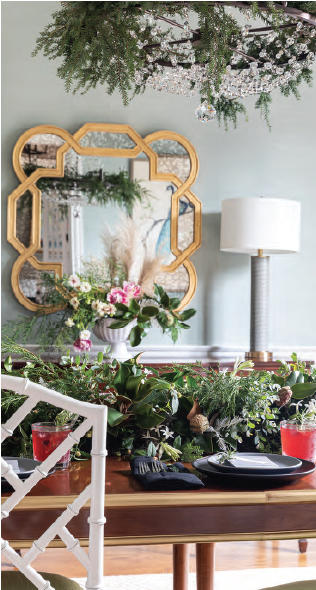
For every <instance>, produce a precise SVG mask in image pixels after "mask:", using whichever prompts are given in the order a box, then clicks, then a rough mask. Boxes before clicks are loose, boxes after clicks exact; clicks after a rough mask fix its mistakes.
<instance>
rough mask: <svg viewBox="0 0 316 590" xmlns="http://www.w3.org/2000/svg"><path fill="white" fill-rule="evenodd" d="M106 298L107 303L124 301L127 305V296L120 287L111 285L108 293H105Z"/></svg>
mask: <svg viewBox="0 0 316 590" xmlns="http://www.w3.org/2000/svg"><path fill="white" fill-rule="evenodd" d="M107 300H108V302H109V303H113V304H115V303H124V304H125V305H128V302H129V296H128V294H127V293H126V292H125V291H123V289H121V288H120V287H113V288H112V289H111V291H110V293H108V294H107Z"/></svg>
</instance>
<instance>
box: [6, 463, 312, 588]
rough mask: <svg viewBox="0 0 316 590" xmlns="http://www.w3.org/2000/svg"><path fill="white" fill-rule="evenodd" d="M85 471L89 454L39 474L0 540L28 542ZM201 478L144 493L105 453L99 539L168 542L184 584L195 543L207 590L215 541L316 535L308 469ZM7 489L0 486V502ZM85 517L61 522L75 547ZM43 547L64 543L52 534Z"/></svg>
mask: <svg viewBox="0 0 316 590" xmlns="http://www.w3.org/2000/svg"><path fill="white" fill-rule="evenodd" d="M185 466H186V467H188V468H189V469H190V470H191V471H194V470H193V468H192V466H191V465H187V464H185ZM90 474H91V461H90V460H86V461H72V462H71V463H70V466H69V468H68V469H66V470H62V471H55V472H54V473H52V474H50V475H49V476H48V477H46V478H45V479H43V480H41V481H40V482H39V483H38V484H37V485H36V486H35V487H34V488H33V489H32V490H31V492H30V493H29V494H27V495H26V496H25V497H24V498H23V499H22V500H21V501H20V503H19V504H18V505H17V506H16V507H15V509H14V510H13V511H12V512H11V514H10V516H9V518H5V519H4V520H3V525H2V536H3V538H4V539H6V540H8V541H9V542H10V544H11V546H12V547H13V548H15V549H19V550H22V549H24V548H28V547H30V546H31V545H32V543H33V541H34V540H36V539H37V538H38V537H39V536H40V535H41V534H42V533H43V532H44V531H45V530H46V529H47V527H48V526H50V525H51V524H52V523H53V522H54V521H55V520H56V518H57V517H58V516H60V514H61V513H62V512H63V511H64V510H65V509H66V508H67V505H68V504H69V503H71V502H72V501H73V500H74V499H75V497H76V496H77V495H79V494H80V493H81V492H82V490H83V489H84V488H85V487H86V486H87V485H88V484H89V483H90ZM203 482H204V487H203V488H201V489H199V490H194V491H190V490H185V491H159V492H155V491H147V490H146V489H144V487H143V486H142V485H141V483H140V482H139V481H137V480H136V479H135V478H134V477H133V475H132V472H131V468H130V462H129V460H128V457H108V458H107V462H106V481H105V488H106V493H105V500H104V506H105V517H106V524H105V533H104V544H105V545H106V546H114V545H151V544H170V543H171V544H173V588H174V590H187V589H188V573H189V544H190V543H195V544H196V573H197V590H213V589H214V572H215V551H214V550H215V544H216V543H220V542H223V541H225V542H227V541H254V540H275V539H308V538H315V537H316V471H314V472H313V473H310V474H309V475H307V476H306V477H304V478H302V479H298V480H296V481H292V482H287V483H286V484H285V485H280V483H278V484H275V485H272V482H269V487H268V486H267V484H265V485H263V484H262V483H259V482H256V481H254V482H250V481H247V482H245V480H244V479H243V478H241V479H240V481H239V480H238V479H237V480H235V481H234V482H233V483H232V482H231V481H229V480H225V479H221V478H219V477H208V478H204V477H203ZM8 495H10V491H8V490H7V491H5V490H4V491H2V501H4V499H5V498H6V497H7V496H8ZM88 516H89V503H87V504H85V505H84V506H83V508H82V509H81V510H80V513H79V514H78V515H77V516H75V517H74V518H73V519H72V520H71V522H70V523H69V525H68V528H69V530H70V532H71V533H72V534H73V535H74V536H75V537H76V538H77V539H79V541H80V544H81V545H82V546H87V545H88V537H89V525H88V522H87V518H88ZM49 547H64V544H63V543H62V541H61V540H60V539H58V538H56V539H54V540H53V541H52V542H51V543H50V545H49Z"/></svg>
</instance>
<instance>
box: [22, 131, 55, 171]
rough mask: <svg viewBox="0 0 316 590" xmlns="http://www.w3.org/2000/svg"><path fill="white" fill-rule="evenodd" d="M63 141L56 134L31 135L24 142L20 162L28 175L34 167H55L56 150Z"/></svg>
mask: <svg viewBox="0 0 316 590" xmlns="http://www.w3.org/2000/svg"><path fill="white" fill-rule="evenodd" d="M64 143H65V142H64V140H63V139H62V138H61V137H59V136H58V135H53V134H51V133H45V134H43V135H33V137H31V138H30V139H29V140H28V141H27V142H26V143H25V144H24V148H23V150H22V153H21V158H20V163H21V167H22V168H23V170H24V172H25V174H26V175H27V176H29V175H30V174H31V173H32V172H33V171H34V170H35V169H36V168H56V152H57V150H58V148H60V146H61V145H63V144H64Z"/></svg>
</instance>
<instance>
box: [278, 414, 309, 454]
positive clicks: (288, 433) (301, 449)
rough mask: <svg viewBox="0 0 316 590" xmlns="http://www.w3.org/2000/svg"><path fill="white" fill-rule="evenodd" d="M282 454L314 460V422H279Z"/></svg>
mask: <svg viewBox="0 0 316 590" xmlns="http://www.w3.org/2000/svg"><path fill="white" fill-rule="evenodd" d="M280 431H281V444H282V455H289V456H290V457H297V458H298V459H305V461H314V462H315V461H316V423H315V422H306V423H305V424H299V423H297V424H296V423H294V422H290V421H288V420H283V422H281V423H280Z"/></svg>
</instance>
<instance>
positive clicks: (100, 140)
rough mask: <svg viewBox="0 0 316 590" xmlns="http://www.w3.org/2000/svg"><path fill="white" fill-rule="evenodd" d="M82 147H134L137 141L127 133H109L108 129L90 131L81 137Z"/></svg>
mask: <svg viewBox="0 0 316 590" xmlns="http://www.w3.org/2000/svg"><path fill="white" fill-rule="evenodd" d="M79 144H80V145H82V147H97V148H114V149H125V150H127V149H133V148H134V147H135V145H136V144H135V142H134V141H133V140H132V139H131V138H130V137H129V135H127V134H126V133H109V132H107V131H105V132H102V131H89V132H88V133H86V135H85V136H84V137H83V138H82V139H80V141H79Z"/></svg>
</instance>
